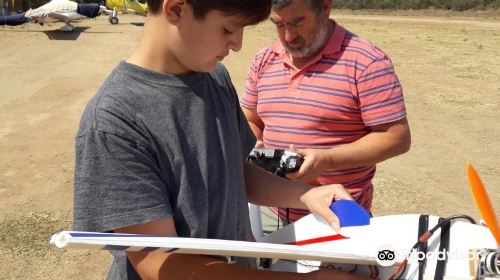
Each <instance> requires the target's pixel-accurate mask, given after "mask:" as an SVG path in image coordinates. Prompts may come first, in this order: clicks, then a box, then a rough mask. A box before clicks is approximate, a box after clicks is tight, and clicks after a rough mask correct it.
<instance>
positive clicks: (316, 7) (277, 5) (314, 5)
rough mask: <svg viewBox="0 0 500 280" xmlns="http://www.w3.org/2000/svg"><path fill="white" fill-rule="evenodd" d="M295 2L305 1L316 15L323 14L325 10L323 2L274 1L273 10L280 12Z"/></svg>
mask: <svg viewBox="0 0 500 280" xmlns="http://www.w3.org/2000/svg"><path fill="white" fill-rule="evenodd" d="M295 1H304V2H305V3H306V6H307V7H308V8H309V9H310V10H311V11H313V12H314V13H316V14H319V13H321V11H322V9H323V0H273V9H276V10H279V9H281V8H284V7H286V6H288V5H290V4H292V2H295Z"/></svg>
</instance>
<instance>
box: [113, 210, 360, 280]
mask: <svg viewBox="0 0 500 280" xmlns="http://www.w3.org/2000/svg"><path fill="white" fill-rule="evenodd" d="M115 232H119V233H134V234H152V235H161V236H176V235H177V234H176V231H175V225H174V221H173V219H172V218H166V219H162V220H157V221H154V222H150V223H146V224H141V225H133V226H129V227H124V228H120V229H116V230H115ZM127 257H128V259H129V260H130V262H131V263H132V265H133V266H134V268H135V270H136V271H137V272H138V273H139V275H140V276H141V279H145V280H149V279H176V280H181V279H193V280H194V279H196V280H198V279H199V280H202V279H217V280H224V279H239V280H245V279H249V280H250V279H252V280H253V279H263V280H265V279H272V280H280V279H289V280H293V279H331V278H332V277H337V276H340V277H341V278H335V279H356V278H358V276H355V275H350V274H348V273H344V272H339V271H333V270H330V271H323V272H313V273H308V274H300V273H292V272H273V271H267V270H257V269H250V268H246V267H243V266H239V265H236V264H228V263H226V262H224V261H221V260H218V259H215V258H210V257H207V256H202V255H190V254H175V253H166V252H152V253H151V252H150V253H148V252H127ZM342 277H345V278H342Z"/></svg>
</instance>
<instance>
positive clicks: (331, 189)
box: [300, 184, 353, 232]
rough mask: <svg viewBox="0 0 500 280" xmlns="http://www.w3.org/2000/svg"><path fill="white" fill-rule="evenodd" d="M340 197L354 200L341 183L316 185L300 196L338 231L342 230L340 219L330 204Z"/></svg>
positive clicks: (309, 207) (304, 202)
mask: <svg viewBox="0 0 500 280" xmlns="http://www.w3.org/2000/svg"><path fill="white" fill-rule="evenodd" d="M339 199H348V200H353V199H352V197H351V195H350V194H349V193H348V192H347V190H346V189H344V187H343V186H342V185H339V184H332V185H324V186H320V187H314V188H312V189H310V190H309V191H307V192H306V193H305V194H303V195H302V196H301V197H300V201H301V202H302V203H303V204H304V205H306V206H307V208H308V209H309V211H311V212H312V213H315V214H318V215H319V216H321V217H322V218H323V219H325V221H326V222H327V223H328V224H329V225H331V226H332V228H333V229H334V230H335V231H337V232H338V231H339V230H340V221H339V218H338V217H337V216H336V215H335V214H334V213H333V212H332V210H330V205H331V204H332V202H333V201H334V200H339Z"/></svg>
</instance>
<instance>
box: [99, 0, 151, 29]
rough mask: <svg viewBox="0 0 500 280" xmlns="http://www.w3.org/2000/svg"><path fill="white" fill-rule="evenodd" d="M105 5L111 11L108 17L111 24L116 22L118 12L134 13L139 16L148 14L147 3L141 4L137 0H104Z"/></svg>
mask: <svg viewBox="0 0 500 280" xmlns="http://www.w3.org/2000/svg"><path fill="white" fill-rule="evenodd" d="M105 5H106V7H107V8H108V9H109V10H112V11H113V13H112V14H111V15H110V17H109V19H108V21H109V22H110V23H111V24H118V12H122V13H135V14H138V15H141V16H146V15H147V14H148V5H147V3H144V4H143V3H141V2H139V1H138V0H106V1H105Z"/></svg>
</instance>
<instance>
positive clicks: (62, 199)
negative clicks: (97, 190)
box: [0, 12, 500, 279]
mask: <svg viewBox="0 0 500 280" xmlns="http://www.w3.org/2000/svg"><path fill="white" fill-rule="evenodd" d="M332 16H333V17H334V18H336V19H337V21H338V22H339V23H340V24H342V25H343V26H344V27H346V28H348V29H350V30H351V31H353V32H355V33H356V34H358V35H360V36H361V37H364V38H365V39H368V40H370V41H372V42H374V43H375V44H376V45H378V46H379V47H380V48H382V49H383V50H385V51H386V52H387V53H388V54H389V56H390V57H391V59H392V61H393V62H394V65H395V68H396V72H397V73H398V76H399V78H400V80H401V82H402V84H403V87H404V90H405V100H406V105H407V110H408V119H409V121H410V125H411V130H412V138H413V139H412V141H413V142H412V148H411V150H410V152H409V153H407V154H405V155H403V156H400V157H397V158H394V159H391V160H388V161H386V162H384V163H382V164H380V165H379V169H378V172H377V175H376V179H375V186H376V193H375V201H374V211H373V212H374V214H375V215H385V214H395V213H427V214H435V215H441V216H447V215H451V214H469V215H471V216H473V217H475V218H479V212H478V211H477V209H476V207H475V205H474V202H473V200H472V197H471V193H470V190H469V188H468V184H467V178H466V172H465V166H466V164H467V163H469V162H471V163H473V164H474V165H475V167H476V169H477V170H478V171H479V173H480V175H481V176H482V179H483V181H484V183H485V184H486V185H487V186H488V187H489V193H490V196H491V200H492V202H493V204H494V206H495V207H496V209H497V213H500V147H499V143H500V142H499V139H500V124H499V122H500V113H499V112H500V96H499V93H500V67H499V65H500V48H499V46H500V17H499V16H498V15H495V14H493V16H491V15H490V16H488V17H485V16H481V15H476V16H473V17H470V16H467V17H463V16H460V15H446V17H429V16H424V15H418V16H417V15H413V16H412V15H405V16H398V15H353V14H349V13H345V12H342V13H334V14H332ZM143 22H144V18H143V17H140V16H135V15H124V16H122V17H121V18H120V24H118V25H115V26H112V25H110V24H109V23H108V22H107V19H106V18H104V17H101V18H98V19H97V20H88V21H82V22H80V23H77V24H76V26H77V29H76V32H72V33H62V32H59V31H57V29H58V28H59V27H60V26H61V24H54V25H52V26H47V25H45V26H43V27H41V26H38V25H25V26H18V27H0V42H1V44H0V46H1V49H0V120H1V121H0V279H70V278H71V279H102V278H104V276H105V273H106V270H107V268H108V263H109V261H110V258H109V255H108V254H107V253H105V252H95V251H63V250H59V249H55V248H52V247H51V246H50V245H49V244H48V240H49V238H50V235H51V234H52V233H55V232H58V231H60V230H65V229H70V227H71V211H72V210H71V205H72V184H73V171H74V155H73V149H74V146H73V144H74V135H75V132H76V130H77V127H78V123H79V118H80V115H81V113H82V110H83V107H84V106H85V104H86V102H87V101H88V100H89V99H90V98H91V96H93V95H94V94H95V92H96V90H97V89H98V87H99V86H100V84H101V83H102V81H103V80H104V79H105V77H106V76H107V75H108V73H109V72H110V70H111V69H112V68H113V67H114V66H115V65H116V64H117V63H118V62H119V61H120V60H122V59H124V58H127V56H128V55H129V54H130V53H131V52H132V50H133V49H134V47H135V45H136V44H137V42H138V40H139V38H140V34H141V29H142V24H143ZM274 35H275V33H274V29H273V26H272V25H270V24H269V23H265V24H261V25H259V26H256V27H252V28H249V29H248V31H247V33H245V39H244V44H243V49H242V51H241V52H240V53H239V54H236V55H235V54H233V55H231V56H230V57H229V58H227V60H226V61H225V64H226V65H227V67H228V69H229V70H230V73H231V76H232V79H233V82H234V83H235V85H236V88H237V89H238V90H239V91H240V92H241V91H242V89H243V84H244V80H245V75H246V72H247V67H248V64H249V62H250V59H251V57H252V56H253V55H254V54H255V52H256V51H257V50H258V49H260V48H261V47H263V46H264V45H266V44H268V43H270V42H272V40H273V38H274Z"/></svg>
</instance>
